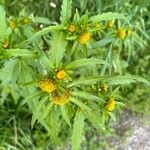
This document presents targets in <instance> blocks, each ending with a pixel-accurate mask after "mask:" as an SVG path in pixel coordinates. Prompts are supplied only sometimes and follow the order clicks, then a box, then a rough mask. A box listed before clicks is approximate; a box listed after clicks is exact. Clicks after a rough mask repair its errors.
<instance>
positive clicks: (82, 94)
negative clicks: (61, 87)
mask: <svg viewBox="0 0 150 150" xmlns="http://www.w3.org/2000/svg"><path fill="white" fill-rule="evenodd" d="M70 94H71V95H73V96H78V97H80V98H84V99H90V100H94V101H104V100H103V99H101V98H100V97H98V96H96V95H93V94H91V93H87V92H84V91H74V92H71V93H70Z"/></svg>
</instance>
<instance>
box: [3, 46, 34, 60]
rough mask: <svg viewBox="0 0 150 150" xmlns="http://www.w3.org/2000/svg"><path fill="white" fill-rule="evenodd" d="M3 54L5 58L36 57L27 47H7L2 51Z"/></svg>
mask: <svg viewBox="0 0 150 150" xmlns="http://www.w3.org/2000/svg"><path fill="white" fill-rule="evenodd" d="M2 55H3V57H4V58H8V57H18V56H21V57H35V55H36V54H35V53H34V52H32V51H29V50H27V49H19V48H18V49H7V50H5V51H2Z"/></svg>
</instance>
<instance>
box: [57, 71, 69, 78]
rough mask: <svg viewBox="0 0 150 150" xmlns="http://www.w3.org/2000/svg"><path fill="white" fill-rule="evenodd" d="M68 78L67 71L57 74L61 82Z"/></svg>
mask: <svg viewBox="0 0 150 150" xmlns="http://www.w3.org/2000/svg"><path fill="white" fill-rule="evenodd" d="M66 76H67V74H66V72H65V70H59V71H58V72H57V73H56V78H57V79H59V80H63V79H65V78H66Z"/></svg>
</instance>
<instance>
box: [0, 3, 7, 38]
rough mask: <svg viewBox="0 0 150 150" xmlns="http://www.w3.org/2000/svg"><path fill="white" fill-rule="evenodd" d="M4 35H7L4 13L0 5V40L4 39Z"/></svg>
mask: <svg viewBox="0 0 150 150" xmlns="http://www.w3.org/2000/svg"><path fill="white" fill-rule="evenodd" d="M6 34H7V24H6V12H5V10H4V8H3V6H1V5H0V37H1V39H2V40H4V39H5V36H6Z"/></svg>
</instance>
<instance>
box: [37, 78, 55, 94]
mask: <svg viewBox="0 0 150 150" xmlns="http://www.w3.org/2000/svg"><path fill="white" fill-rule="evenodd" d="M39 87H40V88H41V90H42V91H44V92H49V93H51V92H53V91H55V90H56V85H55V83H54V82H53V81H51V80H50V79H48V78H46V79H44V80H42V81H40V83H39Z"/></svg>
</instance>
